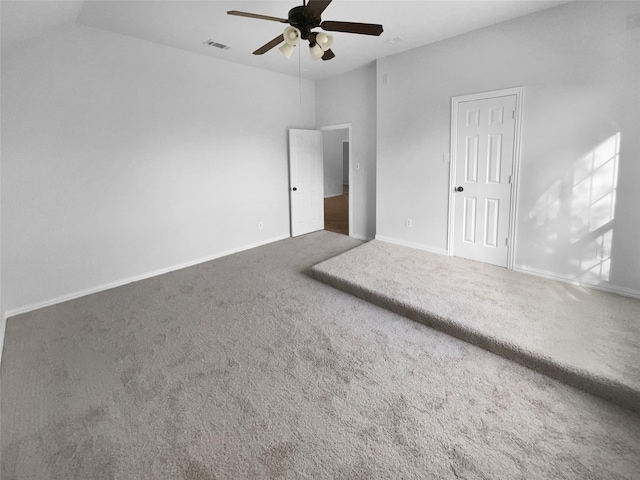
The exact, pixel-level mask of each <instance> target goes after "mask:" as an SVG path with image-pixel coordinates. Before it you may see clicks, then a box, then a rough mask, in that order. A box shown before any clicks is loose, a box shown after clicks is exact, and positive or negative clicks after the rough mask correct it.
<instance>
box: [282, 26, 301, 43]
mask: <svg viewBox="0 0 640 480" xmlns="http://www.w3.org/2000/svg"><path fill="white" fill-rule="evenodd" d="M283 35H284V41H285V42H287V45H294V46H295V45H296V44H297V43H298V40H300V30H298V29H297V28H296V27H287V28H285V29H284V34H283Z"/></svg>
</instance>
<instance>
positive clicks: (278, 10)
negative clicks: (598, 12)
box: [2, 0, 567, 80]
mask: <svg viewBox="0 0 640 480" xmlns="http://www.w3.org/2000/svg"><path fill="white" fill-rule="evenodd" d="M563 3H567V0H549V1H547V0H501V1H485V0H468V1H451V0H449V1H445V0H440V1H431V0H413V1H402V0H385V1H383V0H334V1H333V3H332V4H331V5H329V7H328V8H327V9H326V10H325V12H324V14H323V15H322V19H323V20H339V21H350V22H365V23H381V24H382V25H383V26H384V33H383V34H382V35H381V36H380V37H372V36H368V35H354V34H348V33H340V32H336V33H334V37H335V41H334V45H333V47H332V49H333V51H334V52H335V54H336V58H334V59H333V60H330V61H326V62H325V61H321V60H318V61H313V60H311V58H310V57H309V54H308V51H307V48H306V46H303V48H298V49H297V51H296V53H294V55H293V57H292V58H291V59H290V60H287V59H286V58H285V57H284V56H282V55H281V54H280V52H279V51H278V49H277V48H274V49H273V50H271V51H269V52H268V53H266V54H265V55H262V56H255V55H252V54H251V52H253V51H254V50H255V49H257V48H258V47H260V46H261V45H263V44H265V43H266V42H268V41H269V40H271V39H273V38H274V37H276V36H277V35H279V34H280V33H282V31H283V29H284V27H286V25H285V24H282V23H277V22H270V21H265V20H256V19H252V18H244V17H236V16H230V15H227V13H226V12H227V11H228V10H241V11H246V12H252V13H259V14H263V15H270V16H275V17H281V18H286V17H287V13H288V11H289V9H291V8H293V7H295V6H298V5H301V4H302V1H301V0H270V1H244V0H233V1H218V0H208V1H204V0H202V1H191V0H147V1H141V0H86V1H84V2H80V1H77V0H65V1H38V2H36V1H12V2H7V1H4V0H3V1H2V42H3V50H4V49H5V48H7V47H9V48H10V47H12V46H13V45H15V44H17V43H19V42H20V41H22V40H25V39H27V38H29V37H31V36H35V35H38V34H39V33H40V32H42V31H43V30H45V29H48V28H52V27H53V26H55V25H56V24H62V23H69V22H73V21H77V23H79V24H81V25H85V26H88V27H93V28H98V29H102V30H107V31H110V32H114V33H119V34H123V35H128V36H131V37H135V38H139V39H142V40H147V41H150V42H154V43H159V44H162V45H166V46H170V47H174V48H179V49H182V50H186V51H190V52H194V53H198V54H201V55H207V56H210V57H215V58H219V59H223V60H228V61H231V62H235V63H241V64H244V65H249V66H253V67H257V68H263V69H267V70H272V71H274V72H279V73H283V74H286V75H292V76H298V75H299V74H300V75H301V76H302V77H303V78H309V79H314V80H318V79H323V78H328V77H332V76H335V75H339V74H341V73H344V72H347V71H349V70H353V69H354V68H357V67H360V66H362V65H365V64H367V63H369V62H371V61H373V60H376V59H378V58H382V57H385V56H388V55H392V54H395V53H398V52H402V51H405V50H409V49H412V48H416V47H419V46H422V45H426V44H428V43H432V42H436V41H439V40H442V39H445V38H449V37H453V36H456V35H460V34H463V33H466V32H470V31H472V30H476V29H478V28H482V27H486V26H488V25H493V24H496V23H499V22H503V21H505V20H509V19H512V18H516V17H519V16H523V15H528V14H530V13H534V12H537V11H540V10H544V9H546V8H551V7H554V6H557V5H560V4H563ZM5 4H10V5H5ZM209 39H211V40H214V41H216V42H219V43H223V44H226V45H229V46H230V47H231V48H230V49H229V50H220V49H217V48H213V47H210V46H207V45H205V44H204V42H205V41H207V40H209ZM397 39H401V40H400V41H397ZM394 40H396V41H394ZM305 43H306V42H305Z"/></svg>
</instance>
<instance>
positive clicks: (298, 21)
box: [288, 6, 321, 40]
mask: <svg viewBox="0 0 640 480" xmlns="http://www.w3.org/2000/svg"><path fill="white" fill-rule="evenodd" d="M288 20H289V25H291V26H293V27H296V28H297V29H298V30H300V36H301V37H302V38H303V39H304V40H307V38H308V37H309V34H311V29H312V28H315V27H319V26H320V21H321V20H320V17H312V16H310V15H308V12H307V11H306V7H304V6H300V7H294V8H292V9H291V10H289V18H288Z"/></svg>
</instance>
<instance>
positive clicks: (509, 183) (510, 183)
mask: <svg viewBox="0 0 640 480" xmlns="http://www.w3.org/2000/svg"><path fill="white" fill-rule="evenodd" d="M509 184H511V175H509Z"/></svg>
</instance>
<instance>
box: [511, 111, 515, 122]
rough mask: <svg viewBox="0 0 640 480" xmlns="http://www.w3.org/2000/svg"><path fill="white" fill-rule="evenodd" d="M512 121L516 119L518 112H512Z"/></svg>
mask: <svg viewBox="0 0 640 480" xmlns="http://www.w3.org/2000/svg"><path fill="white" fill-rule="evenodd" d="M511 119H512V120H515V119H516V111H515V110H514V111H513V112H511Z"/></svg>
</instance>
